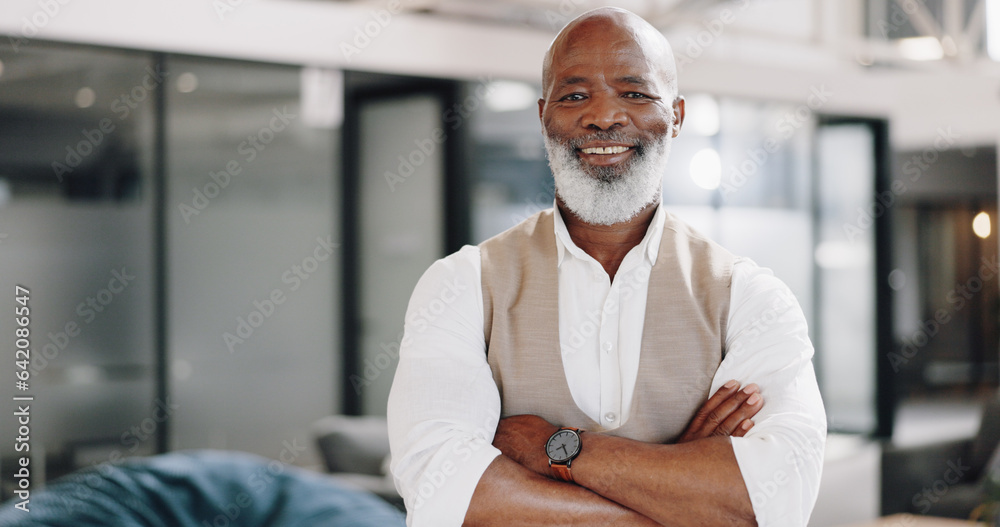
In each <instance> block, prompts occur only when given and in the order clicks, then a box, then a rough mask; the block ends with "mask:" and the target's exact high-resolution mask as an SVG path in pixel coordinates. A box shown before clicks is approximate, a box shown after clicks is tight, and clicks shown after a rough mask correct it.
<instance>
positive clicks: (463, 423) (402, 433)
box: [387, 246, 500, 527]
mask: <svg viewBox="0 0 1000 527" xmlns="http://www.w3.org/2000/svg"><path fill="white" fill-rule="evenodd" d="M479 257H480V256H479V249H478V247H471V246H467V247H465V248H463V249H462V250H460V251H459V252H457V253H455V254H452V255H450V256H448V257H446V258H444V259H441V260H438V261H437V262H435V263H434V264H433V265H432V266H431V267H430V268H429V269H428V270H427V271H426V272H425V273H424V275H423V277H421V279H420V281H419V282H418V283H417V286H416V288H415V289H414V291H413V295H412V296H411V298H410V303H409V306H408V308H407V312H406V320H405V325H404V331H403V340H402V342H401V344H400V353H399V365H398V367H397V369H396V376H395V379H394V380H393V384H392V389H391V391H390V393H389V403H388V409H387V416H388V422H389V444H390V448H391V453H392V461H391V463H390V471H391V472H392V475H393V478H394V481H395V484H396V488H397V490H399V493H400V494H401V495H402V496H403V499H404V501H405V503H406V509H407V518H406V523H407V525H409V526H411V527H424V526H428V527H447V526H451V525H454V526H459V525H461V524H462V522H463V521H464V519H465V514H466V511H467V510H468V507H469V502H470V501H471V499H472V494H473V492H474V491H475V488H476V485H477V483H478V482H479V479H480V477H481V476H482V474H483V472H485V471H486V468H487V467H488V466H489V464H490V463H491V462H492V461H493V459H494V458H495V457H496V456H498V455H500V451H499V450H498V449H496V448H495V447H493V445H492V443H493V435H494V433H495V432H496V427H497V424H498V422H499V419H500V396H499V393H498V391H497V388H496V384H495V382H494V381H493V376H492V372H491V370H490V367H489V364H488V363H487V361H486V343H485V339H484V337H483V302H482V289H481V285H480V265H479Z"/></svg>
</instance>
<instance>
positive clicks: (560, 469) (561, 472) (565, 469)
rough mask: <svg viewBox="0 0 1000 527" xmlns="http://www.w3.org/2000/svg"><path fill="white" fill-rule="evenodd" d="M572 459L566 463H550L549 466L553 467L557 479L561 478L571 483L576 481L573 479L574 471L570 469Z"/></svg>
mask: <svg viewBox="0 0 1000 527" xmlns="http://www.w3.org/2000/svg"><path fill="white" fill-rule="evenodd" d="M571 462H572V460H570V461H568V462H566V464H565V465H563V464H561V463H550V464H549V466H551V467H552V472H553V473H554V474H555V475H556V479H561V480H563V481H568V482H570V483H575V482H574V481H573V472H572V471H570V469H569V464H570V463H571Z"/></svg>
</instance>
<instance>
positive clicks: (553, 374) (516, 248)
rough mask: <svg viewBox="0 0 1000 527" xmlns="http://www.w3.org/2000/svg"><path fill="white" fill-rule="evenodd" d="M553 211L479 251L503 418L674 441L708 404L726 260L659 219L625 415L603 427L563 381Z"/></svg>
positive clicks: (725, 294) (719, 341)
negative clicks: (528, 417)
mask: <svg viewBox="0 0 1000 527" xmlns="http://www.w3.org/2000/svg"><path fill="white" fill-rule="evenodd" d="M552 214H553V210H552V209H549V210H545V211H542V212H540V213H538V214H535V215H534V216H532V217H530V218H528V219H527V220H525V221H524V222H522V223H520V224H518V225H517V226H515V227H513V228H512V229H509V230H507V231H505V232H503V233H501V234H499V235H497V236H495V237H493V238H490V239H489V240H486V241H485V242H483V243H482V244H480V250H481V255H482V256H481V257H482V288H483V311H484V315H485V316H484V321H483V322H484V330H485V337H486V349H487V351H486V353H487V358H488V360H489V364H490V367H491V368H492V370H493V379H494V380H495V381H496V384H497V387H498V388H499V390H500V399H501V405H502V406H501V414H502V415H503V417H507V416H510V415H519V414H534V415H538V416H540V417H543V418H544V419H545V420H547V421H549V422H550V423H553V424H556V425H560V426H575V427H578V428H583V429H585V430H593V431H606V432H607V433H609V434H612V435H617V436H622V437H628V438H632V439H637V440H640V441H646V442H656V443H669V442H673V441H674V440H676V438H677V436H679V435H680V434H681V432H683V431H684V428H685V427H686V426H687V424H688V422H689V421H690V420H691V417H692V416H693V415H694V412H695V411H696V410H697V409H698V407H699V406H701V404H702V403H704V402H705V400H706V399H707V398H708V391H709V389H710V387H711V382H712V378H713V376H714V375H715V371H716V370H717V369H718V367H719V363H720V362H722V357H723V355H724V353H725V349H724V344H725V340H726V321H727V318H728V316H729V286H730V282H731V278H732V269H733V261H734V257H733V255H732V254H730V253H729V252H728V251H726V250H725V249H723V248H722V247H720V246H719V245H717V244H715V243H714V242H712V241H710V240H708V239H706V238H705V237H703V236H701V235H700V234H699V233H697V232H695V231H693V230H692V229H691V228H690V227H688V226H687V225H686V224H684V223H683V222H681V221H679V220H677V219H676V218H674V217H673V216H672V215H670V214H667V216H666V220H665V222H664V227H663V238H662V240H661V242H660V249H659V253H658V255H657V259H656V262H654V264H653V268H652V272H651V274H650V278H649V284H648V292H647V300H646V318H645V321H644V322H643V332H642V344H641V355H640V357H639V373H638V376H637V378H636V381H635V382H636V385H635V390H634V392H633V399H632V407H631V412H630V414H629V416H628V418H627V419H625V420H623V421H624V424H622V425H621V426H620V427H618V428H616V429H614V430H606V429H604V428H603V427H602V426H601V425H600V423H597V422H595V421H594V420H592V419H590V418H589V417H588V416H587V415H586V414H584V413H583V411H581V410H580V408H579V407H578V406H577V405H576V403H575V402H574V401H573V396H572V394H571V393H570V391H569V385H568V384H567V382H566V374H565V370H564V369H563V363H562V361H563V356H562V353H561V351H560V345H559V298H558V291H559V277H558V269H557V257H558V255H557V251H558V249H557V248H556V240H555V231H554V225H553V217H552ZM594 389H595V390H596V389H598V387H596V386H595V387H594Z"/></svg>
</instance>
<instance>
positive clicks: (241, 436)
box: [166, 58, 342, 462]
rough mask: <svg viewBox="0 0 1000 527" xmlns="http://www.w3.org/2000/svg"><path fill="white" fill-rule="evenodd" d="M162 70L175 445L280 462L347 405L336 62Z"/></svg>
mask: <svg viewBox="0 0 1000 527" xmlns="http://www.w3.org/2000/svg"><path fill="white" fill-rule="evenodd" d="M168 67H169V69H170V72H171V77H170V79H171V80H170V83H169V85H168V86H167V90H166V107H167V121H166V130H167V131H166V141H167V158H166V164H167V181H168V189H167V222H168V254H169V259H168V262H167V263H168V267H167V269H168V288H167V292H168V297H169V306H170V309H169V314H168V328H169V331H168V343H169V354H168V357H169V361H170V393H172V394H174V397H175V399H176V404H177V405H178V410H177V415H176V416H175V419H174V431H173V434H172V440H171V444H170V446H171V448H192V447H206V446H209V447H212V448H226V449H236V450H247V451H251V452H256V453H260V454H263V455H268V456H272V457H274V456H277V455H278V454H279V453H280V452H281V450H282V449H283V448H284V443H285V442H290V441H293V440H298V442H299V444H308V443H309V441H310V437H309V435H308V432H307V430H308V427H309V425H310V424H311V423H312V422H313V421H315V420H317V419H319V418H320V417H323V416H325V415H329V414H331V413H333V412H334V411H335V410H336V409H337V408H338V406H339V403H338V399H337V396H338V395H339V393H340V392H339V386H340V383H339V382H338V380H337V379H338V377H339V366H338V364H339V361H338V358H337V353H336V350H337V348H338V345H337V340H336V339H337V338H338V336H339V330H338V325H339V321H340V312H339V300H338V299H339V292H338V291H339V287H338V284H339V281H338V278H339V276H340V260H341V253H340V251H339V249H338V247H339V239H340V227H339V221H338V220H339V215H338V212H337V211H338V210H339V208H338V207H336V206H335V205H334V204H336V203H339V200H340V197H339V193H338V190H339V186H338V185H337V184H336V181H337V178H338V176H337V172H338V169H337V167H338V164H337V162H336V161H337V155H336V152H335V151H334V150H333V149H334V147H335V145H337V142H338V136H339V127H340V124H341V122H340V117H339V112H338V111H337V110H338V108H339V104H340V98H341V96H342V94H341V91H340V90H341V88H340V83H341V82H342V81H341V77H340V73H339V72H331V71H323V70H311V69H306V70H303V69H301V68H297V67H290V66H274V65H262V64H247V63H237V62H223V61H212V60H197V59H182V58H174V59H171V60H169V61H168ZM324 101H326V102H325V104H324ZM295 454H296V455H298V454H299V453H298V452H296V453H295ZM310 454H311V450H310V451H309V453H308V454H302V455H303V456H305V455H310ZM302 461H303V459H298V460H296V462H302Z"/></svg>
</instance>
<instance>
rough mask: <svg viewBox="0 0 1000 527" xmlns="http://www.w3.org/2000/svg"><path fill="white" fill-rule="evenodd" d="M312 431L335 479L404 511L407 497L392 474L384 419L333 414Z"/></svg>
mask: <svg viewBox="0 0 1000 527" xmlns="http://www.w3.org/2000/svg"><path fill="white" fill-rule="evenodd" d="M312 432H313V436H314V437H315V438H316V446H317V447H318V448H319V451H320V454H321V455H322V456H323V461H324V463H325V464H326V468H327V470H328V471H330V473H331V474H332V476H333V477H334V478H335V479H337V480H339V481H342V482H345V483H348V484H351V485H354V486H357V487H360V488H362V489H365V490H367V491H370V492H372V493H374V494H376V495H377V496H379V497H380V498H382V499H384V500H386V501H388V502H389V503H391V504H393V505H395V506H396V508H398V509H399V510H404V507H403V498H402V497H400V495H399V493H398V492H397V491H396V486H395V484H394V483H393V481H392V476H391V475H390V474H389V462H388V460H389V431H388V426H387V424H386V421H385V418H384V417H376V416H363V417H357V416H347V415H333V416H329V417H324V418H323V419H320V420H319V421H316V423H314V424H313V426H312Z"/></svg>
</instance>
